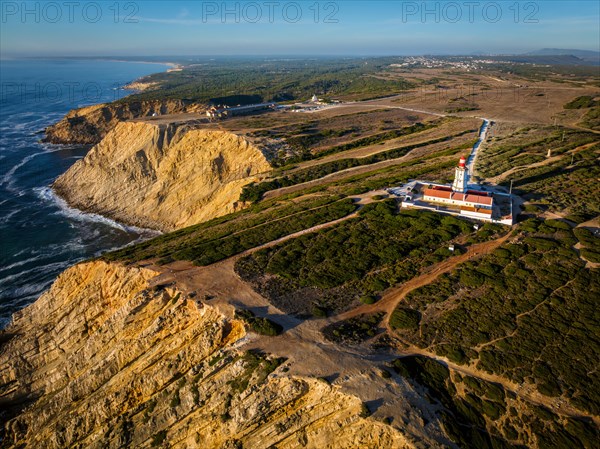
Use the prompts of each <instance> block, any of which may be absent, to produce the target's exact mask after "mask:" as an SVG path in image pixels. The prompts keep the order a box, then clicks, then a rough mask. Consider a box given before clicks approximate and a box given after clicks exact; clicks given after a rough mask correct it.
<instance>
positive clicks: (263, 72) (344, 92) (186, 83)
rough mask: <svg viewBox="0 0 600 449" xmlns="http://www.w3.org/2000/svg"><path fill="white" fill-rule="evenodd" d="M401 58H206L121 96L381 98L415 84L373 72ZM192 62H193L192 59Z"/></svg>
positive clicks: (223, 99)
mask: <svg viewBox="0 0 600 449" xmlns="http://www.w3.org/2000/svg"><path fill="white" fill-rule="evenodd" d="M395 61H396V59H395V58H368V59H365V58H354V59H331V58H320V59H318V60H316V61H315V60H310V61H309V60H306V59H302V58H298V59H292V58H289V59H285V60H283V59H275V60H274V59H273V58H264V59H263V58H233V57H231V58H206V60H202V62H201V63H198V64H194V65H187V66H186V67H184V69H183V70H181V71H179V72H170V73H157V74H155V75H151V76H148V77H145V78H144V81H147V82H154V83H159V85H160V89H158V90H149V91H145V92H142V93H139V94H137V95H132V96H130V97H127V98H125V99H123V100H121V101H132V100H154V99H161V100H163V99H166V98H173V99H182V100H187V101H190V102H202V103H206V102H210V101H215V102H220V103H225V104H231V105H235V104H238V103H239V102H240V101H243V100H244V98H246V97H247V98H248V100H247V101H243V102H245V103H248V102H252V103H254V102H258V101H280V102H285V101H292V100H306V99H309V98H310V97H311V96H312V95H314V94H317V95H319V96H323V97H345V98H352V99H363V98H375V97H379V96H384V95H390V94H394V93H400V92H402V91H404V90H406V89H408V88H410V87H412V84H411V83H409V82H407V81H405V80H402V79H393V80H384V79H380V78H375V77H373V76H372V75H373V74H376V73H379V72H381V71H382V70H386V69H387V67H388V66H389V65H390V64H391V63H393V62H395ZM188 64H189V63H188Z"/></svg>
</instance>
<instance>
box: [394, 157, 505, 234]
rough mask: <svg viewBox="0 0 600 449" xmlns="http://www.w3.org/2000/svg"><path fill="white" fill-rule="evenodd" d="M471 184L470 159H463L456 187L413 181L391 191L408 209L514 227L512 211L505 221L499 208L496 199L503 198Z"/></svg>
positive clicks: (454, 183)
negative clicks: (497, 197)
mask: <svg viewBox="0 0 600 449" xmlns="http://www.w3.org/2000/svg"><path fill="white" fill-rule="evenodd" d="M468 181H469V169H468V168H467V166H466V159H465V158H464V157H461V158H460V161H459V163H458V166H457V167H456V169H455V171H454V181H453V183H452V185H444V184H435V183H430V182H427V181H412V182H411V183H409V184H407V185H406V186H404V187H401V188H393V189H389V190H388V191H389V192H390V193H392V194H394V195H396V196H400V197H402V207H405V208H419V209H429V210H435V211H437V212H441V213H448V214H452V215H461V216H464V217H468V218H474V219H478V220H483V221H491V222H498V223H503V224H512V223H513V217H512V211H511V213H510V215H509V216H506V217H504V216H502V215H503V214H502V213H501V212H500V209H502V207H500V208H498V207H495V202H494V195H503V194H500V193H498V192H496V193H493V192H491V191H487V190H482V189H481V187H479V186H473V185H472V186H469V184H468ZM504 196H506V195H505V194H504ZM508 196H509V197H510V195H508ZM502 202H503V203H505V202H506V200H505V199H503V200H502ZM510 204H512V202H510ZM504 209H506V208H505V207H504ZM511 209H512V206H511Z"/></svg>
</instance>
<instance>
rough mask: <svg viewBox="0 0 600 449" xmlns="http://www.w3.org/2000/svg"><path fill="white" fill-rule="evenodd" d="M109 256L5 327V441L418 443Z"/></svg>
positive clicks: (1, 393)
mask: <svg viewBox="0 0 600 449" xmlns="http://www.w3.org/2000/svg"><path fill="white" fill-rule="evenodd" d="M155 274H156V273H154V272H153V271H150V270H148V269H144V268H131V267H129V268H128V267H124V266H121V265H116V264H107V263H105V262H90V263H85V264H80V265H76V266H74V267H72V268H70V269H69V270H67V271H66V272H64V273H63V274H62V275H61V276H59V278H58V279H57V280H56V282H55V283H54V285H53V286H52V288H51V289H50V290H49V291H48V292H46V293H45V294H43V295H42V296H41V297H40V299H39V300H38V301H37V302H36V303H35V304H33V305H32V306H30V307H28V308H26V309H24V310H22V311H21V312H19V313H17V314H16V315H15V316H14V321H13V323H12V324H11V325H10V326H9V327H8V328H7V329H6V330H5V331H4V332H3V334H2V335H1V337H2V340H3V341H4V343H3V345H2V349H1V351H0V367H1V368H0V409H1V410H4V412H3V414H4V415H3V416H2V418H3V419H2V420H3V421H5V422H6V423H5V424H4V429H3V433H4V435H3V440H2V443H1V445H2V447H6V448H17V447H18V448H35V449H41V448H65V447H78V448H84V447H85V448H102V449H106V448H123V447H128V448H138V447H139V448H148V447H169V448H182V449H183V448H187V449H193V448H200V447H201V448H203V449H208V448H231V449H233V448H236V449H240V448H252V449H260V448H269V447H277V448H280V449H284V448H299V447H305V448H319V449H323V448H336V449H340V448H383V447H385V448H409V447H412V445H411V444H410V443H409V442H407V441H406V439H405V438H404V436H403V435H402V434H401V433H400V432H399V431H398V430H395V429H394V428H392V427H390V426H388V425H385V424H383V423H381V422H377V421H375V420H373V419H371V418H365V417H364V416H361V411H362V410H363V406H362V403H361V401H360V400H359V399H358V398H356V397H354V396H350V395H347V394H344V393H343V392H341V391H340V390H338V389H337V388H336V387H332V386H330V385H328V384H327V383H325V382H323V381H320V380H316V379H310V378H299V377H292V376H288V375H286V371H287V368H286V364H287V362H285V361H283V360H281V359H277V358H274V357H273V356H267V355H264V354H256V353H250V352H240V351H238V350H236V342H238V341H239V340H240V339H241V338H243V337H245V330H244V328H243V326H242V325H241V324H240V323H239V322H237V321H231V320H228V319H227V318H225V317H224V316H223V315H222V314H221V313H220V312H218V311H217V309H215V308H213V307H210V306H202V305H200V304H197V303H196V302H194V301H192V300H189V299H185V298H184V297H183V296H182V295H181V293H180V292H178V291H177V290H174V289H170V288H164V287H160V286H158V287H152V278H153V277H154V276H155Z"/></svg>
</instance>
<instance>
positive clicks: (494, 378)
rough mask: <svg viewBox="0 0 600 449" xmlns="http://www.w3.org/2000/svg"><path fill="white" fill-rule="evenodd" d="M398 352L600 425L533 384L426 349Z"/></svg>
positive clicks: (402, 348)
mask: <svg viewBox="0 0 600 449" xmlns="http://www.w3.org/2000/svg"><path fill="white" fill-rule="evenodd" d="M396 351H397V352H398V353H399V355H401V356H405V357H406V356H415V355H420V356H423V357H427V358H430V359H433V360H436V361H438V362H439V363H441V364H443V365H445V366H447V367H448V368H450V369H452V370H453V371H456V372H458V373H460V374H463V375H465V374H466V375H468V376H471V377H475V378H478V379H482V380H485V381H487V382H492V383H496V384H499V385H502V387H503V388H504V389H505V390H506V391H510V392H512V393H514V394H515V395H517V396H518V397H520V398H522V399H524V400H526V401H527V402H530V403H533V404H536V405H543V406H545V407H548V408H549V409H551V410H553V411H554V412H555V413H558V414H560V415H563V416H568V417H571V418H579V419H586V418H589V419H592V420H593V421H594V422H595V423H596V425H600V417H598V416H595V415H592V414H585V413H582V412H581V411H580V410H578V409H576V408H575V407H572V406H571V405H570V404H569V403H568V402H567V401H565V400H563V399H561V398H550V397H548V396H544V395H543V394H541V393H540V392H538V391H537V389H536V387H535V385H532V384H516V383H514V382H511V381H509V380H508V379H506V378H505V377H502V376H498V375H496V374H490V373H488V372H485V371H482V370H480V369H477V368H476V367H474V366H473V365H458V364H456V363H454V362H452V361H450V360H448V359H447V358H446V357H441V356H439V355H437V354H435V353H433V352H430V351H427V350H425V349H421V348H418V347H416V346H411V345H409V346H408V347H407V346H406V345H404V344H402V345H398V347H397V348H396Z"/></svg>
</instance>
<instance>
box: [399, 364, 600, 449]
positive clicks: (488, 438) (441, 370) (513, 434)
mask: <svg viewBox="0 0 600 449" xmlns="http://www.w3.org/2000/svg"><path fill="white" fill-rule="evenodd" d="M392 366H393V368H394V369H395V371H396V372H397V373H398V374H400V375H401V376H404V377H406V378H408V379H410V380H411V382H413V383H415V384H417V385H419V386H421V387H425V388H426V391H427V392H428V394H429V396H428V397H429V398H430V401H431V402H434V403H436V404H438V405H439V406H440V407H441V410H439V411H438V416H439V418H440V419H441V421H442V424H443V428H444V430H445V431H446V432H447V434H448V435H449V436H450V438H451V439H452V440H453V441H454V442H456V443H457V444H458V446H459V447H461V448H465V449H486V448H489V449H492V448H494V449H501V448H506V449H508V448H523V449H524V448H526V447H539V448H552V449H571V448H575V447H578V448H585V449H592V448H594V447H595V446H596V442H597V441H598V429H597V428H596V427H595V426H594V424H593V423H591V422H589V421H585V420H579V419H572V418H565V417H562V416H559V415H557V414H555V413H554V412H552V410H550V409H548V408H546V407H543V406H536V405H532V404H530V403H527V402H525V401H523V400H521V399H520V398H518V397H517V396H516V395H515V394H513V393H512V392H510V391H506V390H504V388H503V387H502V386H501V385H499V384H495V383H492V382H487V381H484V380H481V379H477V378H474V377H470V376H466V375H461V374H459V373H456V372H452V371H450V370H449V369H448V368H447V367H445V366H444V365H442V364H441V363H438V362H437V361H435V360H431V359H428V358H425V357H421V356H412V357H404V358H401V359H397V360H395V361H394V363H393V365H392Z"/></svg>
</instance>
